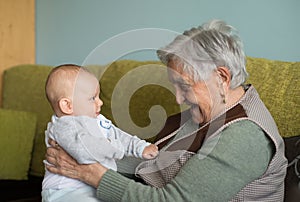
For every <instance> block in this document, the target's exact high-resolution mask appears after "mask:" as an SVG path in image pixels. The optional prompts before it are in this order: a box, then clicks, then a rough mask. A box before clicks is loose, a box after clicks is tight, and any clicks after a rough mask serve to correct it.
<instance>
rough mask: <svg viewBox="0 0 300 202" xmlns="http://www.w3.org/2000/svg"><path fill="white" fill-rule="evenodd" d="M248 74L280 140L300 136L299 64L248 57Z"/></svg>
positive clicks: (249, 81)
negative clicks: (273, 121)
mask: <svg viewBox="0 0 300 202" xmlns="http://www.w3.org/2000/svg"><path fill="white" fill-rule="evenodd" d="M247 71H248V72H249V75H250V76H249V79H248V81H247V82H248V83H251V84H253V85H254V87H255V88H256V89H257V91H258V93H259V94H260V97H261V99H262V100H263V101H264V103H265V105H266V106H267V108H268V109H269V111H270V112H271V114H272V116H273V118H274V120H275V122H276V123H277V126H278V129H279V133H280V134H281V136H282V137H292V136H297V135H300V79H299V77H300V62H283V61H276V60H267V59H262V58H251V57H249V58H248V59H247Z"/></svg>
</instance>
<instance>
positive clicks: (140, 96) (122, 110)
mask: <svg viewBox="0 0 300 202" xmlns="http://www.w3.org/2000/svg"><path fill="white" fill-rule="evenodd" d="M100 85H101V93H100V96H101V99H102V100H103V102H104V105H103V107H102V110H101V113H102V114H103V115H105V116H106V117H107V118H109V119H111V120H112V121H113V122H114V123H115V124H116V125H117V126H118V127H120V128H121V129H123V130H125V131H126V132H129V133H131V134H134V135H137V136H139V137H141V138H143V139H148V140H149V141H151V140H152V139H153V138H154V137H153V135H155V134H157V133H158V132H159V130H160V129H161V128H162V127H163V125H164V123H165V120H166V118H167V116H170V115H172V114H176V113H178V112H180V111H181V107H180V106H179V105H178V104H177V103H176V99H175V94H174V89H173V86H172V85H171V83H170V82H169V81H168V76H167V68H166V67H165V66H164V65H162V63H160V62H158V61H133V60H121V61H116V62H113V63H112V64H109V65H108V66H107V69H106V70H105V71H104V73H103V74H102V75H101V77H100Z"/></svg>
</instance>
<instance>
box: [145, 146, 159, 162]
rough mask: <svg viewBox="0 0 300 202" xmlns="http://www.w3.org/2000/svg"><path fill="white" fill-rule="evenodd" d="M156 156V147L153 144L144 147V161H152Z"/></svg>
mask: <svg viewBox="0 0 300 202" xmlns="http://www.w3.org/2000/svg"><path fill="white" fill-rule="evenodd" d="M157 155H158V147H157V146H156V145H154V144H150V145H148V146H146V147H145V149H144V151H143V158H144V159H153V158H155V157H156V156H157Z"/></svg>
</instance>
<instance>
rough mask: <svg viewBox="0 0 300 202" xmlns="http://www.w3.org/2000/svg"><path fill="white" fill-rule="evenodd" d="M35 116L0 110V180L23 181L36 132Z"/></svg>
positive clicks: (21, 112)
mask: <svg viewBox="0 0 300 202" xmlns="http://www.w3.org/2000/svg"><path fill="white" fill-rule="evenodd" d="M36 120H37V119H36V115H35V114H34V113H30V112H24V111H13V110H5V109H0V123H1V124H0V134H1V141H0V162H1V163H0V179H1V180H3V179H14V180H24V179H27V177H28V171H29V166H30V160H31V152H32V148H33V140H34V135H35V130H36Z"/></svg>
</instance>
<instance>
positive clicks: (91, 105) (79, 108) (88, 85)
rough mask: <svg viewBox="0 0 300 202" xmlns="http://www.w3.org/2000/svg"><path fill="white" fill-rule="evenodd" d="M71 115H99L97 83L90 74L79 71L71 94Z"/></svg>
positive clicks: (100, 101) (101, 103) (98, 89)
mask: <svg viewBox="0 0 300 202" xmlns="http://www.w3.org/2000/svg"><path fill="white" fill-rule="evenodd" d="M73 95H74V96H73V115H74V116H89V117H97V116H98V115H99V114H100V111H101V106H102V105H103V102H102V100H100V98H99V95H100V86H99V81H98V80H97V79H96V77H95V76H93V75H92V74H90V73H87V72H84V71H80V72H79V74H78V77H77V80H76V83H75V87H74V94H73Z"/></svg>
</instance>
